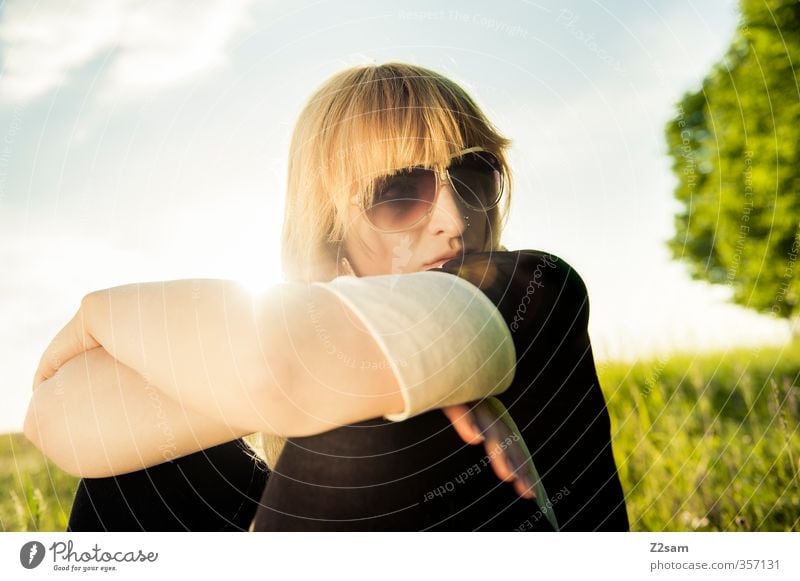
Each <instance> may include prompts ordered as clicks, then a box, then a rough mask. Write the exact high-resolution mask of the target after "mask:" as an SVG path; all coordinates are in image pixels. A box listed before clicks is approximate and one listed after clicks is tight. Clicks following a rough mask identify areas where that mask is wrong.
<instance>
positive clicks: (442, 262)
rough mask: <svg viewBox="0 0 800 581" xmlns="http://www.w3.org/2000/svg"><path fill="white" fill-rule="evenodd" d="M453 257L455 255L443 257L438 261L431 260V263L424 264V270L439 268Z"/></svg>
mask: <svg viewBox="0 0 800 581" xmlns="http://www.w3.org/2000/svg"><path fill="white" fill-rule="evenodd" d="M454 258H456V257H455V256H451V257H450V258H445V259H443V260H439V261H438V262H433V263H431V264H428V265H426V266H425V270H430V269H432V268H441V267H442V265H443V264H444V263H445V262H450V261H451V260H453V259H454Z"/></svg>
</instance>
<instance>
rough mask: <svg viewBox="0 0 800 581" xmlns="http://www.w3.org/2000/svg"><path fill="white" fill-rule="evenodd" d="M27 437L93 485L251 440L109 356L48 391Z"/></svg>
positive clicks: (70, 368)
mask: <svg viewBox="0 0 800 581" xmlns="http://www.w3.org/2000/svg"><path fill="white" fill-rule="evenodd" d="M24 429H25V435H26V436H27V437H28V439H29V440H31V441H32V442H33V443H34V444H35V445H36V446H37V447H38V448H39V449H41V450H42V451H43V452H45V453H46V454H47V456H48V457H49V458H50V459H51V460H53V462H55V463H56V464H57V465H58V466H59V467H60V468H62V469H63V470H65V471H66V472H68V473H70V474H73V475H75V476H81V477H85V478H99V477H104V476H111V475H116V474H124V473H126V472H131V471H133V470H140V469H142V468H146V467H150V466H154V465H156V464H161V463H162V462H166V461H167V460H172V459H174V458H179V457H181V456H184V455H186V454H189V453H192V452H195V451H198V450H201V449H204V448H208V447H211V446H215V445H217V444H221V443H223V442H228V441H230V440H234V439H236V438H239V437H241V436H243V435H245V434H247V433H248V431H247V430H244V429H240V428H236V427H232V426H228V425H225V424H221V423H218V422H215V421H213V420H211V419H209V418H208V417H206V416H203V415H201V414H199V413H196V412H193V411H191V410H188V409H186V408H184V407H182V406H181V405H180V404H179V403H178V402H176V401H174V400H172V399H171V398H169V397H167V396H166V395H164V394H163V393H162V392H161V391H160V390H159V389H157V388H156V387H155V386H153V385H151V384H150V383H148V381H147V380H146V379H145V378H144V377H142V376H141V375H140V374H138V373H137V372H135V371H134V370H132V369H131V368H130V367H127V366H126V365H123V364H121V363H119V362H118V361H116V360H115V359H114V358H113V357H111V355H109V354H108V353H107V352H106V351H105V349H103V348H96V349H91V350H90V351H85V352H83V353H81V354H80V355H78V356H77V357H74V358H72V359H70V360H69V361H67V362H66V363H65V364H64V365H62V366H61V367H60V369H59V370H58V371H57V372H56V374H55V375H54V376H53V377H52V378H51V379H49V380H47V381H45V382H44V383H42V384H40V386H39V387H38V388H37V389H36V390H35V392H34V394H33V398H32V399H31V403H30V406H29V408H28V414H27V416H26V418H25V428H24Z"/></svg>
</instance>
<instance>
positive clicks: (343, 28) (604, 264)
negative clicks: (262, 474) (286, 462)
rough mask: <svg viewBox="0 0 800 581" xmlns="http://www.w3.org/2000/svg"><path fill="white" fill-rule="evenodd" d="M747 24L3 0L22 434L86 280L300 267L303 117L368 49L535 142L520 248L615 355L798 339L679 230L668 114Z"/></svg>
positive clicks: (1, 169) (718, 18)
mask: <svg viewBox="0 0 800 581" xmlns="http://www.w3.org/2000/svg"><path fill="white" fill-rule="evenodd" d="M736 20H737V12H736V5H735V2H732V1H731V0H709V1H705V2H694V3H693V2H690V1H687V0H674V1H670V2H667V1H658V2H654V1H650V2H638V1H630V2H590V1H585V2H545V1H541V2H528V1H518V0H517V1H506V2H493V3H486V2H477V1H467V2H458V3H455V2H431V1H426V2H404V3H403V4H402V8H399V7H398V3H396V2H386V1H377V2H347V1H342V2H322V1H318V2H303V1H300V2H265V3H254V2H250V1H245V0H239V1H231V0H228V1H224V2H223V1H222V0H220V1H217V2H212V1H197V2H192V3H188V4H187V3H185V2H158V3H155V2H106V1H102V0H97V1H95V0H85V1H83V2H70V3H63V2H47V1H43V2H35V3H30V2H15V1H10V2H5V3H4V4H3V8H2V12H1V13H0V46H2V67H3V68H2V75H1V76H0V131H2V133H3V141H2V144H0V258H1V260H0V265H1V267H2V276H0V313H2V317H3V318H2V320H3V325H2V330H0V365H2V368H3V370H4V374H3V383H2V384H0V396H2V398H3V401H4V404H5V405H4V406H3V409H4V410H5V412H4V413H5V415H0V430H6V429H19V428H20V427H21V424H22V418H23V415H24V409H25V406H26V403H27V399H28V396H29V391H28V390H29V388H30V380H31V376H32V375H33V372H34V370H35V368H36V364H37V361H38V357H39V355H40V354H41V352H42V350H43V349H44V347H45V346H46V344H47V343H48V341H49V340H50V339H51V338H52V336H53V335H54V334H55V333H56V332H57V331H58V330H59V329H60V328H61V326H62V325H63V324H64V323H65V322H66V321H67V320H68V319H69V318H70V317H71V316H72V315H73V314H74V312H75V310H76V309H77V306H78V303H79V301H80V299H81V297H82V296H83V295H84V294H86V293H87V292H89V291H91V290H95V289H98V288H104V287H108V286H114V285H118V284H124V283H129V282H134V281H143V280H161V279H173V278H185V277H190V276H202V277H220V278H234V279H237V280H241V281H242V282H244V283H245V284H248V285H249V286H251V287H253V288H263V287H265V286H267V285H269V284H271V283H274V282H277V281H279V280H280V279H279V276H280V270H279V263H278V257H279V236H280V227H281V221H282V205H283V190H284V187H285V173H286V163H287V150H288V144H289V138H290V135H291V130H292V126H293V123H294V120H295V119H296V117H297V114H298V113H299V111H300V109H301V107H302V106H303V103H304V101H305V99H306V98H307V97H308V96H309V94H310V93H311V92H312V91H313V90H314V88H315V87H317V86H318V85H319V84H320V83H321V82H322V81H324V80H325V79H326V78H327V77H329V76H330V75H331V74H333V73H334V72H336V71H338V70H340V69H342V68H345V67H347V66H350V65H354V64H360V63H365V62H385V61H391V60H399V61H408V62H412V63H418V64H421V65H424V66H428V67H430V68H433V69H436V70H438V71H440V72H442V73H444V74H446V75H448V76H450V77H452V78H453V79H455V80H456V81H458V82H460V83H461V84H462V85H463V86H465V88H467V89H468V90H469V91H470V92H471V93H472V94H473V95H474V96H475V98H476V99H477V100H478V102H479V103H480V104H481V105H482V107H483V108H484V110H485V111H486V113H487V114H488V115H489V117H490V118H492V119H493V120H494V121H495V123H496V124H497V125H498V126H499V128H500V129H501V130H502V131H503V132H505V134H507V135H508V136H509V137H511V138H512V139H513V140H514V146H513V149H512V152H511V159H512V164H513V167H514V168H515V174H516V186H517V187H516V191H515V201H514V206H513V211H512V216H513V218H512V219H511V221H510V223H509V228H508V230H507V232H506V237H505V242H506V245H507V246H508V247H509V248H538V249H544V250H549V251H550V252H553V253H555V254H557V255H559V256H561V257H563V258H564V259H566V260H567V261H568V262H570V263H571V264H572V265H573V266H574V267H575V268H576V269H577V270H578V271H579V272H580V273H581V275H582V276H583V278H584V280H585V281H586V283H587V286H588V288H589V293H590V298H591V318H590V333H591V336H592V340H593V344H594V348H595V356H596V358H597V359H598V360H602V359H606V358H611V357H614V358H626V359H635V358H637V357H642V356H645V355H648V354H656V353H658V354H661V353H667V352H670V351H674V350H682V351H687V350H688V351H698V350H702V349H705V348H712V347H728V346H733V345H740V344H752V345H755V344H760V343H766V342H771V343H780V342H782V341H785V340H786V339H787V338H788V329H787V328H786V326H785V325H784V324H781V323H779V322H777V321H773V320H770V319H769V318H768V317H762V316H758V315H755V314H753V313H750V312H748V311H746V310H745V309H743V308H740V307H736V306H733V305H730V304H727V303H726V298H727V296H728V295H729V292H728V289H726V288H725V287H719V288H712V287H709V286H708V285H706V284H703V283H700V282H692V281H690V280H689V278H688V276H687V275H686V274H685V268H684V267H683V266H682V265H680V264H677V263H674V262H672V261H670V259H669V256H668V254H667V252H666V249H665V247H664V240H666V239H667V238H669V237H670V236H671V234H672V224H673V222H672V216H673V214H674V213H675V211H676V210H677V209H678V205H677V204H676V203H675V202H674V201H673V197H672V190H673V188H674V185H675V179H674V178H673V176H672V174H671V172H670V169H669V168H670V159H669V158H668V157H667V156H666V154H665V145H664V138H663V128H664V125H665V123H666V122H667V120H668V119H669V117H670V116H671V115H672V114H673V105H674V103H675V102H676V100H677V99H679V98H680V96H681V95H682V93H683V92H684V91H686V90H690V89H693V88H695V87H696V86H697V85H698V83H699V82H700V81H701V79H702V77H703V76H704V74H705V73H706V72H707V71H708V69H709V67H710V66H711V64H712V63H714V62H715V61H716V60H717V59H719V57H720V56H721V55H722V54H723V52H724V50H725V48H726V47H727V45H728V43H729V41H730V38H731V36H732V34H733V31H734V29H735V25H736ZM741 329H745V330H746V333H745V332H743V331H741Z"/></svg>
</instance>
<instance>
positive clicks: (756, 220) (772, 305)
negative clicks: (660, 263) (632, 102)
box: [666, 0, 800, 319]
mask: <svg viewBox="0 0 800 581" xmlns="http://www.w3.org/2000/svg"><path fill="white" fill-rule="evenodd" d="M740 12H741V18H740V21H739V25H738V27H737V30H736V33H735V35H734V38H733V41H732V43H731V45H730V47H729V49H728V50H727V52H726V54H725V56H724V57H723V58H722V60H721V61H720V62H718V63H717V64H716V65H714V67H713V68H712V70H711V71H710V73H709V74H708V75H707V76H706V78H705V79H704V80H703V82H702V86H701V87H700V88H699V89H698V90H697V91H695V92H689V93H687V94H685V95H684V96H683V98H682V99H681V100H680V102H679V103H678V104H677V111H676V115H675V117H674V118H673V119H671V120H670V122H669V123H668V124H667V127H666V136H667V143H668V145H669V152H670V155H671V156H672V158H673V166H672V167H673V171H674V172H675V174H676V176H677V177H678V182H679V183H678V186H677V188H676V190H675V196H676V198H677V200H678V201H679V202H680V203H681V204H682V210H681V211H680V212H679V213H678V214H677V215H676V216H675V235H674V236H673V237H672V239H671V240H669V241H668V246H669V249H670V251H671V253H672V255H673V257H674V258H676V259H680V260H683V261H685V262H686V263H687V264H688V265H689V272H690V274H691V276H692V277H693V278H695V279H699V280H707V281H709V282H712V283H719V284H726V285H729V286H730V287H731V288H732V290H733V295H732V300H733V301H734V302H736V303H738V304H741V305H745V306H747V307H750V308H752V309H754V310H756V311H758V312H762V313H772V314H774V315H775V316H777V317H783V318H795V319H796V318H797V317H798V316H800V155H799V149H798V148H799V147H800V145H799V144H800V74H798V67H800V2H797V0H740Z"/></svg>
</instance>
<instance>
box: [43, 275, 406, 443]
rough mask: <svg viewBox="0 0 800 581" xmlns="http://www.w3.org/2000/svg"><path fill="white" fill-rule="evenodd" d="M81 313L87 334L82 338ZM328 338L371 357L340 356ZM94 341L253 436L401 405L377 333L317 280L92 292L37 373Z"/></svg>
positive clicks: (183, 400) (172, 394) (168, 391)
mask: <svg viewBox="0 0 800 581" xmlns="http://www.w3.org/2000/svg"><path fill="white" fill-rule="evenodd" d="M76 321H80V322H82V323H83V324H84V326H85V329H81V332H85V334H86V336H87V337H89V340H87V341H82V340H77V339H75V338H74V336H78V335H80V333H78V332H77V324H76V323H75V322H76ZM61 335H66V336H61ZM326 337H327V339H326ZM331 341H333V342H334V343H335V344H336V345H338V346H340V347H341V349H342V350H343V351H345V352H346V353H347V354H348V357H350V358H352V357H356V356H357V357H358V358H359V359H360V360H363V361H368V362H370V363H371V365H357V366H353V365H351V364H350V361H349V360H344V359H343V358H342V357H337V353H335V352H334V353H331V351H330V348H329V347H330V342H331ZM88 343H91V344H93V345H100V346H102V347H103V348H104V349H105V350H106V351H107V352H108V353H109V354H110V355H111V356H112V357H113V358H114V359H116V360H118V361H120V362H121V363H123V364H124V365H126V366H127V367H130V368H131V369H133V370H134V371H136V372H137V373H138V374H140V375H141V376H143V377H145V378H147V379H148V380H149V382H150V383H151V385H153V386H157V388H158V389H159V390H160V391H161V392H163V394H165V395H166V396H168V397H169V398H171V399H172V400H174V401H176V402H180V404H181V405H182V406H184V407H187V408H189V409H190V410H193V411H195V412H197V413H200V414H202V415H204V416H207V417H208V418H209V419H211V420H213V421H215V422H217V423H220V424H223V425H233V426H238V427H240V428H242V429H244V430H246V431H247V433H252V432H266V433H271V434H277V435H282V436H303V435H309V434H317V433H320V432H324V431H326V430H329V429H332V428H334V427H337V426H341V425H345V424H348V423H352V422H355V421H359V420H364V419H368V418H373V417H378V416H381V415H383V414H386V413H392V412H397V411H400V410H401V409H402V408H403V401H402V396H401V394H400V392H399V389H398V385H397V381H396V379H395V377H394V375H393V373H392V371H391V366H390V365H389V364H388V363H387V361H386V357H385V355H384V354H383V352H382V351H381V349H380V347H379V346H378V344H377V343H376V341H375V339H374V338H373V337H372V336H371V334H370V333H369V332H368V331H367V330H366V329H365V328H364V326H363V325H362V324H361V322H360V321H359V319H358V318H357V317H355V316H353V314H352V313H350V312H349V311H348V310H347V308H346V307H344V306H343V305H342V304H341V303H340V302H339V301H338V299H337V298H336V297H335V296H333V295H332V294H330V293H328V292H326V291H325V290H323V289H321V288H318V287H316V288H315V287H312V286H309V285H304V284H283V285H277V286H275V287H273V288H272V289H270V290H269V291H267V292H265V293H261V294H258V295H254V294H251V293H248V292H247V291H245V290H244V289H243V288H241V287H240V286H239V285H237V284H236V283H234V282H233V281H225V280H211V279H200V280H197V279H188V280H177V281H168V282H154V283H143V284H133V285H126V286H120V287H114V288H110V289H106V290H102V291H96V292H94V293H90V294H89V295H87V296H86V297H85V298H84V300H83V301H82V304H81V308H80V310H79V312H78V314H77V315H76V317H75V318H74V319H73V323H72V324H71V325H68V326H67V327H65V329H64V330H62V333H60V334H59V336H57V337H56V339H54V341H53V343H51V346H50V347H48V351H47V352H46V353H45V355H44V356H43V358H42V363H41V364H40V369H39V371H38V372H37V377H38V378H39V379H38V380H37V381H39V380H41V378H47V377H50V376H51V375H52V371H53V370H54V369H57V368H58V367H59V366H60V365H61V362H63V361H69V360H70V359H71V358H72V357H74V356H75V355H77V354H78V353H80V352H82V350H83V349H85V348H86V347H81V345H85V344H88ZM89 347H91V345H89ZM48 368H50V369H49V371H48Z"/></svg>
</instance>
